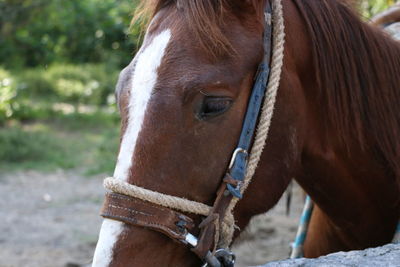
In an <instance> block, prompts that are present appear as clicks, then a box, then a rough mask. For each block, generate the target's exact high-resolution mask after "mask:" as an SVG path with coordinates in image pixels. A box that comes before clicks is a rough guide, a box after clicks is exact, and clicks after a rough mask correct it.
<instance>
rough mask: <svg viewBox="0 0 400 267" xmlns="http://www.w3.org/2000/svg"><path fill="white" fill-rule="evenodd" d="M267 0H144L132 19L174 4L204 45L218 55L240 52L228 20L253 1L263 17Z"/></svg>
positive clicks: (144, 17) (149, 15)
mask: <svg viewBox="0 0 400 267" xmlns="http://www.w3.org/2000/svg"><path fill="white" fill-rule="evenodd" d="M264 2H265V0H262V1H259V0H251V1H243V3H241V4H238V3H237V2H235V1H234V2H232V1H229V0H191V1H187V0H144V1H142V2H141V4H140V5H139V8H138V9H137V10H136V12H135V16H134V18H133V20H132V23H136V22H138V21H140V20H142V21H145V22H148V21H150V20H151V19H152V18H153V17H154V16H155V15H156V14H157V13H158V12H159V11H160V10H161V9H163V8H167V7H170V6H174V8H176V9H177V10H178V11H179V13H180V14H181V15H182V16H183V17H184V19H185V22H186V23H187V24H188V25H189V28H190V30H191V31H192V32H193V33H194V35H195V36H196V40H197V41H198V42H199V44H200V46H201V48H202V49H203V50H204V51H205V52H206V53H208V54H210V55H212V56H213V57H214V58H215V57H218V56H222V55H225V54H227V55H233V54H235V53H237V51H235V49H234V47H233V46H232V44H231V42H230V41H229V39H228V38H227V36H226V33H225V32H224V30H223V28H224V27H227V26H229V25H227V22H229V19H228V18H229V16H231V15H232V9H236V10H241V11H243V6H249V5H250V6H251V7H252V10H251V11H252V12H253V13H254V14H256V17H257V18H261V16H260V15H261V14H262V12H263V9H262V8H260V7H262V6H264ZM233 3H234V4H233ZM260 12H261V13H260ZM236 14H240V12H239V13H236ZM240 15H243V14H240ZM260 23H262V22H261V21H260ZM146 25H147V24H146V23H145V26H146Z"/></svg>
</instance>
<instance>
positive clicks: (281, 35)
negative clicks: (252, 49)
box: [220, 0, 285, 247]
mask: <svg viewBox="0 0 400 267" xmlns="http://www.w3.org/2000/svg"><path fill="white" fill-rule="evenodd" d="M272 7H273V8H272V12H273V13H272V23H273V35H272V36H273V44H272V60H271V75H270V78H269V82H268V87H267V94H266V96H265V99H264V103H263V108H262V111H261V115H260V121H259V123H258V126H257V132H256V136H255V139H254V143H253V147H252V149H251V153H250V159H249V162H248V165H247V169H246V176H245V179H244V185H243V186H242V189H241V192H242V194H243V193H244V192H245V190H246V189H247V187H248V185H249V184H250V182H251V179H252V178H253V175H254V173H255V171H256V168H257V166H258V163H259V161H260V158H261V154H262V152H263V150H264V147H265V143H266V141H267V137H268V132H269V128H270V126H271V121H272V115H273V113H274V106H275V102H276V96H277V93H278V88H279V84H280V79H281V73H282V67H283V57H284V49H285V24H284V18H283V7H282V3H281V0H273V1H272ZM238 201H239V199H238V198H234V199H232V201H231V203H230V205H229V207H228V210H227V216H228V217H229V218H231V219H232V220H234V219H233V218H234V216H233V215H232V214H233V209H234V208H235V206H236V204H237V202H238ZM228 224H229V225H234V221H233V222H228ZM224 230H226V232H223V233H222V238H221V240H220V246H221V247H228V246H229V245H230V244H231V242H232V238H233V233H234V227H231V228H230V229H224Z"/></svg>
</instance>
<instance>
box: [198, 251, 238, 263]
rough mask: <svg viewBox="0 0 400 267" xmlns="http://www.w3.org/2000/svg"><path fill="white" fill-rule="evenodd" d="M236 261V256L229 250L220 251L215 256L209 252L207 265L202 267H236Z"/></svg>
mask: <svg viewBox="0 0 400 267" xmlns="http://www.w3.org/2000/svg"><path fill="white" fill-rule="evenodd" d="M235 261H236V256H235V254H234V253H233V252H232V251H230V250H227V249H218V250H217V251H216V252H215V254H214V255H213V254H212V253H211V252H208V254H207V256H206V263H205V264H204V265H203V266H202V267H234V266H235Z"/></svg>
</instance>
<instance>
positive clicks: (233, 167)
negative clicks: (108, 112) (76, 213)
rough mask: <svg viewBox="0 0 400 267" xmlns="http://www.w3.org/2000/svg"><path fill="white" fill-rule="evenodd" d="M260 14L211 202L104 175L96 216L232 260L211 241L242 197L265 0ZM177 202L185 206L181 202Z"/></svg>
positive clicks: (266, 70) (218, 260)
mask: <svg viewBox="0 0 400 267" xmlns="http://www.w3.org/2000/svg"><path fill="white" fill-rule="evenodd" d="M264 16H265V27H264V36H263V43H264V56H263V60H262V62H261V63H260V65H259V67H258V71H257V74H256V77H255V82H254V85H253V89H252V93H251V96H250V99H249V103H248V107H247V112H246V116H245V119H244V122H243V127H242V131H241V135H240V139H239V142H238V145H237V148H236V149H235V150H234V152H233V155H232V158H231V161H230V164H229V167H228V169H227V171H226V173H225V176H224V178H223V179H222V183H221V185H220V187H219V189H218V191H217V197H216V199H215V202H214V205H213V206H212V207H208V206H206V205H204V204H201V203H197V202H194V201H189V200H183V199H181V198H178V197H174V196H168V195H164V194H161V193H157V192H153V191H150V190H147V189H144V188H140V187H137V186H135V185H130V184H127V183H125V182H123V181H122V180H117V179H114V178H107V179H106V180H105V187H106V188H107V189H109V190H111V191H112V192H108V193H107V194H106V197H105V201H104V204H103V208H102V212H101V216H103V217H104V218H108V219H113V220H118V221H121V222H124V223H127V224H130V225H134V226H141V227H145V228H148V229H151V230H154V231H158V232H161V233H163V234H165V235H167V236H168V237H170V238H171V239H173V240H175V241H178V242H181V243H184V244H186V245H188V246H189V247H190V248H191V250H192V251H193V252H194V253H195V254H196V255H197V256H198V257H199V258H200V259H201V260H203V262H205V265H204V266H211V267H231V266H233V265H234V262H235V255H234V254H233V253H232V252H230V251H229V250H227V249H219V250H217V245H218V241H219V235H220V231H221V229H220V228H221V227H222V228H223V227H224V224H225V217H226V214H227V210H228V208H229V206H230V204H231V202H232V200H233V199H234V198H238V199H241V198H242V188H241V187H242V186H243V184H244V182H245V181H244V178H245V174H246V168H247V162H248V151H250V148H251V146H252V141H253V137H254V133H255V129H256V126H257V122H258V117H259V114H260V112H261V107H262V103H263V99H264V97H265V94H266V90H267V85H268V80H269V76H270V70H271V68H270V61H271V54H272V51H271V50H272V8H271V4H270V1H266V7H265V14H264ZM117 192H118V193H117ZM132 192H134V193H132ZM182 203H183V204H184V205H185V207H182ZM178 210H180V211H183V212H188V213H194V214H200V215H203V216H205V219H203V220H202V221H201V223H200V224H199V225H198V226H197V227H196V225H195V223H194V221H193V220H192V219H191V218H189V217H188V216H186V215H184V214H182V213H181V212H178ZM225 227H226V226H225ZM196 228H197V229H199V237H198V238H197V237H195V236H194V235H193V234H191V232H193V231H195V230H196Z"/></svg>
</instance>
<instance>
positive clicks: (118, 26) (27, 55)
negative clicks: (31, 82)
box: [0, 0, 139, 68]
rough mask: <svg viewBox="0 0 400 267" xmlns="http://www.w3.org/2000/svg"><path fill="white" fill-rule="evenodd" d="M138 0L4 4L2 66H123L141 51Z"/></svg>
mask: <svg viewBox="0 0 400 267" xmlns="http://www.w3.org/2000/svg"><path fill="white" fill-rule="evenodd" d="M135 6H136V3H135V1H132V0H68V1H65V0H0V33H1V35H0V38H1V39H0V64H1V65H3V66H5V67H7V68H21V67H35V66H39V65H41V66H45V65H48V64H51V63H54V62H66V63H75V64H76V63H88V62H91V63H98V62H107V63H109V64H113V65H117V66H118V67H121V66H123V65H125V64H127V63H128V62H129V60H130V59H131V58H132V54H133V53H134V52H135V49H136V48H137V46H138V44H137V42H138V41H137V40H138V35H139V30H138V27H136V28H135V27H133V30H132V34H131V35H128V33H129V29H128V27H129V21H130V17H131V13H132V11H133V10H134V8H135Z"/></svg>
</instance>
